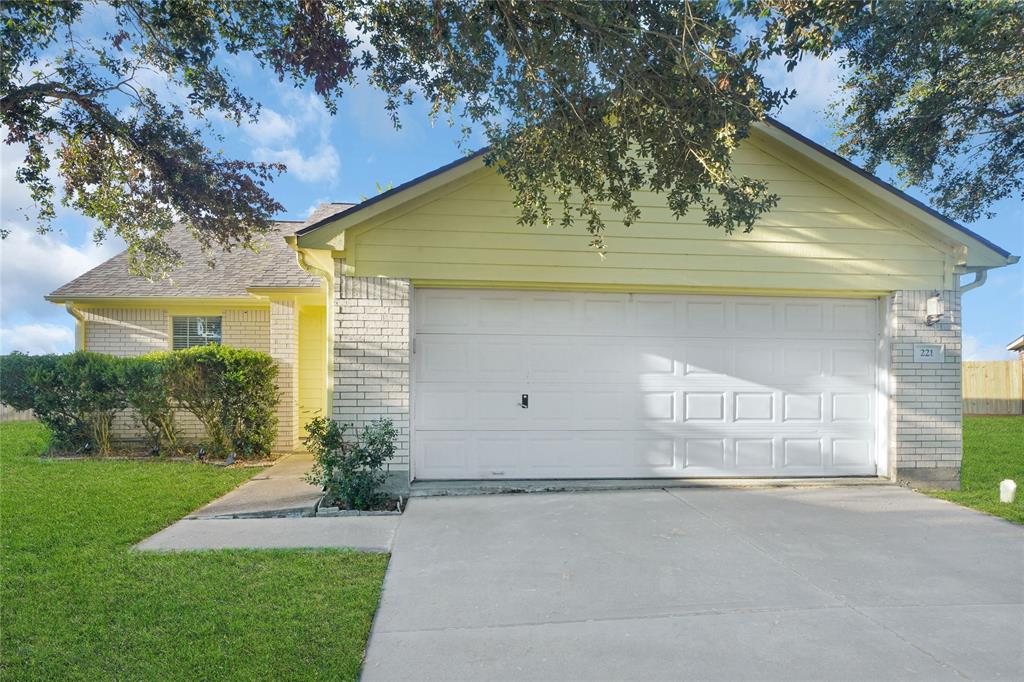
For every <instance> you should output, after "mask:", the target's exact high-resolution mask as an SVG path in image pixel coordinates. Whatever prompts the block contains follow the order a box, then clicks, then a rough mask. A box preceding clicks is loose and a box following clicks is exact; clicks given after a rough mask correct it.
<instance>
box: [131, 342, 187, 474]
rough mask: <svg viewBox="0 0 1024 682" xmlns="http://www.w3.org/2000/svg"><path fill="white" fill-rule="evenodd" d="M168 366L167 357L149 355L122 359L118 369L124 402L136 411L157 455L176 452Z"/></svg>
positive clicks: (175, 432) (176, 437) (175, 430)
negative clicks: (120, 373) (119, 369)
mask: <svg viewBox="0 0 1024 682" xmlns="http://www.w3.org/2000/svg"><path fill="white" fill-rule="evenodd" d="M170 364H171V361H170V353H150V354H149V355H143V356H141V357H137V358H124V359H123V360H122V365H121V372H122V377H123V390H124V394H125V401H126V402H127V403H128V406H129V407H132V408H134V409H135V419H136V420H137V421H138V423H139V425H140V426H141V427H142V428H143V429H144V430H145V431H146V435H147V436H148V437H149V444H150V446H151V447H152V448H153V449H155V450H157V451H158V452H159V453H160V454H174V453H175V452H177V450H178V427H177V424H175V421H174V405H173V403H172V400H171V392H170V390H169V389H168V385H167V376H166V374H167V369H168V367H169V366H170Z"/></svg>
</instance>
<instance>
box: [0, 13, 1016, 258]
mask: <svg viewBox="0 0 1024 682" xmlns="http://www.w3.org/2000/svg"><path fill="white" fill-rule="evenodd" d="M1022 8H1024V5H1022V4H1021V2H1020V0H941V1H940V0H901V1H899V2H874V1H869V0H825V1H822V2H808V1H806V0H731V2H722V1H721V0H671V1H669V0H664V1H661V0H629V1H625V0H623V1H619V2H604V1H598V0H552V1H551V2H521V1H518V0H431V2H393V3H391V2H389V3H382V2H377V1H376V0H248V1H247V2H241V3H239V2H233V1H231V0H176V1H175V2H167V1H166V0H51V1H49V2H40V1H37V0H8V1H7V2H5V3H3V4H2V5H0V18H2V23H0V40H2V41H3V45H4V48H5V49H4V50H3V52H2V53H0V123H2V124H3V126H4V128H5V131H6V142H7V143H8V144H16V143H17V144H21V145H24V147H25V149H26V150H27V151H26V155H25V158H24V159H23V161H22V162H21V164H20V165H19V167H18V170H17V178H18V180H19V181H20V182H22V183H24V184H25V185H27V186H28V187H29V189H30V190H31V193H32V197H33V199H34V200H35V203H36V205H37V207H38V210H37V215H36V219H37V224H38V226H39V229H41V230H43V231H45V230H47V229H49V228H50V226H51V224H52V222H53V219H54V216H55V203H54V202H55V201H56V199H57V197H58V192H57V188H56V187H55V185H54V182H53V181H52V180H51V176H53V175H54V174H56V176H57V177H59V178H61V179H62V180H63V192H62V193H61V200H62V201H63V202H64V203H65V204H67V205H68V206H71V207H72V208H74V209H76V210H77V211H79V212H81V213H82V214H83V215H85V216H88V217H90V218H94V219H95V220H96V221H97V223H98V225H99V230H98V234H97V239H102V238H103V236H104V234H106V233H108V232H113V233H116V234H117V235H119V236H120V237H122V238H123V239H124V240H125V241H126V242H127V243H128V247H129V250H130V252H131V256H132V259H131V263H132V267H133V269H134V270H135V271H136V272H141V273H143V274H151V275H154V274H160V273H162V272H165V271H166V269H167V267H168V265H170V264H172V263H174V262H175V260H176V259H177V258H178V254H176V253H175V252H174V251H173V249H170V248H169V247H168V246H167V243H166V241H165V239H164V236H165V235H166V234H167V231H168V230H169V229H170V227H171V226H172V225H173V224H174V223H175V222H181V223H183V224H185V225H186V226H187V228H188V229H189V230H190V232H191V233H192V235H193V236H194V237H195V238H196V239H197V240H198V241H199V242H200V243H201V244H202V245H203V246H204V247H212V246H218V247H221V248H226V249H230V248H238V247H241V248H245V247H253V246H254V245H255V244H256V243H257V241H258V239H259V237H260V236H261V235H263V234H265V233H267V232H268V231H269V230H270V229H271V225H272V223H271V216H272V215H273V214H274V213H276V212H279V211H281V210H282V207H281V206H280V205H279V204H278V202H277V201H276V200H274V199H273V197H272V196H271V194H270V193H269V191H268V185H269V183H271V182H272V181H273V179H274V178H275V177H276V176H277V175H278V174H279V173H281V172H282V171H284V170H285V169H284V167H283V166H282V165H280V164H275V163H266V162H263V161H258V160H256V161H251V160H242V159H232V158H228V157H226V156H224V155H223V154H222V153H220V152H217V151H214V150H213V149H212V143H213V142H214V141H216V140H217V138H218V137H219V136H220V133H218V132H217V130H218V129H216V128H215V126H214V125H213V123H212V122H213V121H216V122H220V121H222V120H224V119H226V120H228V121H231V122H234V123H236V124H239V123H241V122H243V121H255V120H257V119H258V117H259V112H260V104H259V102H258V100H257V99H256V98H254V97H252V96H250V95H248V94H246V93H243V92H241V91H240V89H239V88H238V87H237V86H236V85H235V82H236V81H235V79H234V78H233V76H232V73H231V71H230V69H229V68H228V66H226V65H227V64H230V60H229V59H227V57H233V56H242V57H244V58H246V59H251V60H255V62H256V64H257V65H258V66H259V67H261V68H263V69H265V70H266V71H269V72H272V73H274V74H275V75H276V76H277V77H278V78H279V79H280V80H282V81H285V82H287V83H290V84H292V85H294V86H295V87H300V88H302V87H309V88H312V90H313V91H315V92H316V93H317V95H319V96H320V97H321V98H322V101H323V103H324V105H325V106H326V108H327V110H328V111H330V112H332V113H333V112H335V111H337V108H338V106H339V105H340V103H341V101H342V96H343V94H344V93H345V92H347V91H348V90H349V89H350V88H351V87H352V86H353V85H355V84H356V83H357V81H364V82H365V83H367V84H369V85H370V86H371V87H374V88H377V89H379V90H380V91H382V92H383V93H384V95H385V109H386V112H387V113H388V114H389V115H390V116H391V118H392V120H393V122H394V124H395V125H396V126H397V125H400V123H401V121H400V118H399V112H400V110H401V108H402V106H403V105H405V104H408V103H411V102H413V101H414V100H416V99H417V98H419V99H422V100H424V101H425V102H426V103H427V104H428V106H429V108H430V115H431V116H432V117H433V118H440V117H445V118H446V119H447V120H448V121H449V122H450V123H452V124H456V123H457V124H459V125H461V126H462V132H463V134H464V136H463V141H462V145H463V146H465V145H466V143H467V141H468V139H469V134H470V132H471V131H472V130H474V129H475V130H479V131H481V132H482V133H483V134H484V136H485V137H486V139H487V141H488V142H489V144H490V146H489V149H488V151H487V153H486V156H485V160H486V162H487V163H488V164H490V165H491V166H493V167H494V168H496V169H497V171H498V172H499V173H501V174H502V176H503V177H504V178H505V179H506V180H507V181H508V183H509V185H510V186H511V189H512V191H513V194H514V197H515V199H514V200H515V204H516V206H517V207H518V208H519V211H520V216H519V222H520V223H521V224H524V225H546V226H547V225H562V226H567V225H570V224H573V223H575V222H577V221H581V222H582V223H583V224H584V225H585V226H586V229H587V230H588V231H589V233H590V234H591V239H592V242H591V243H592V245H593V246H595V247H596V248H598V249H603V248H604V246H605V242H604V237H605V232H606V227H607V224H606V221H607V220H608V219H609V217H610V216H611V215H612V214H614V216H615V222H616V223H622V224H625V225H629V224H631V223H634V222H635V221H637V220H638V219H639V218H640V214H641V211H640V207H639V206H638V204H637V202H636V200H635V198H634V195H635V193H636V192H638V191H654V192H656V193H659V194H662V195H663V196H664V198H665V201H666V203H667V205H668V207H669V208H670V209H671V210H672V212H673V213H674V214H675V215H676V216H682V215H684V214H686V213H688V212H689V211H696V210H699V211H700V212H701V214H702V216H703V219H704V221H705V222H706V223H707V224H708V225H709V226H710V227H712V228H715V229H720V230H722V231H724V232H726V233H731V232H734V231H736V230H743V231H749V230H751V229H752V228H753V226H754V225H755V223H756V221H757V219H758V218H759V216H761V215H762V214H763V213H765V212H766V211H770V210H771V209H772V208H773V207H774V206H775V205H776V203H777V201H778V197H777V196H776V195H774V194H773V193H772V192H771V191H770V190H769V187H768V186H767V184H766V182H765V181H764V180H763V179H760V178H755V177H748V176H745V175H741V174H737V173H736V172H735V170H734V168H733V166H732V163H731V159H732V154H733V152H734V151H735V150H736V149H737V147H738V145H739V144H740V142H741V141H742V140H743V139H744V138H745V137H746V136H747V135H748V134H749V132H750V129H751V126H752V125H754V124H756V123H757V122H758V121H761V120H763V119H764V118H765V116H767V115H770V114H771V113H772V112H774V111H775V110H777V109H778V108H779V107H781V106H783V105H785V104H787V103H788V102H790V101H791V100H792V99H793V97H794V95H795V93H794V92H792V91H789V90H782V91H779V90H776V89H772V88H770V87H768V86H767V85H766V84H765V81H764V79H763V78H762V75H761V72H762V70H763V68H764V64H765V61H766V60H767V59H770V58H773V57H775V56H777V55H782V56H783V57H784V58H785V59H786V60H788V61H789V65H790V66H791V67H792V65H794V64H795V63H796V62H798V61H799V60H800V59H801V58H803V57H805V56H808V55H811V56H815V57H829V56H838V58H839V59H840V62H841V64H842V65H843V66H844V76H843V87H844V89H845V93H844V101H845V104H843V105H841V109H840V111H839V114H838V119H839V134H840V136H841V139H842V146H841V151H843V152H844V153H847V154H852V155H858V156H861V157H863V158H864V159H865V161H866V164H867V166H868V168H869V169H872V170H873V169H875V168H877V167H878V166H879V165H881V164H882V163H888V164H891V165H892V166H893V167H894V168H895V169H896V170H897V172H898V173H899V176H900V178H901V179H902V181H903V182H904V183H906V184H914V185H918V186H921V187H924V188H925V189H927V190H928V191H929V193H930V194H931V196H932V197H933V199H934V200H935V202H936V203H937V204H938V205H939V207H941V208H944V209H946V210H948V211H950V212H951V213H952V214H953V215H955V216H959V217H961V218H964V219H967V220H972V219H975V218H977V217H978V216H979V215H981V213H983V212H984V211H985V210H986V207H988V206H990V205H991V203H992V202H993V201H995V200H998V199H999V198H1003V197H1008V196H1013V195H1019V194H1020V193H1021V191H1022V189H1024V180H1022V173H1024V168H1022V167H1024V76H1022V73H1024V71H1022V70H1021V69H1020V64H1021V63H1022V61H1024V26H1022V22H1024V11H1022ZM97 18H99V20H101V22H102V24H103V25H104V26H106V27H107V30H106V31H105V32H99V33H97V32H96V31H95V30H92V31H90V30H89V29H88V28H87V26H94V25H95V24H96V23H97V22H96V20H97ZM90 21H91V23H90ZM154 80H156V81H160V82H163V83H164V84H166V85H167V86H168V87H173V88H176V89H177V90H178V91H180V92H181V93H183V101H184V102H186V103H185V104H175V103H172V102H167V101H165V98H162V97H161V96H159V95H158V94H157V93H156V91H155V90H154V89H153V87H152V86H151V85H150V84H151V83H153V81H154Z"/></svg>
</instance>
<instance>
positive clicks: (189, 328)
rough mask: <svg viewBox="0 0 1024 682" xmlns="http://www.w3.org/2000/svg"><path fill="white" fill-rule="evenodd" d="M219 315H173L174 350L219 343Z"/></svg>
mask: <svg viewBox="0 0 1024 682" xmlns="http://www.w3.org/2000/svg"><path fill="white" fill-rule="evenodd" d="M220 320H221V318H220V317H192V316H189V317H177V316H175V317H173V318H172V322H173V326H174V350H181V349H182V348H191V347H192V346H206V345H209V344H211V343H220Z"/></svg>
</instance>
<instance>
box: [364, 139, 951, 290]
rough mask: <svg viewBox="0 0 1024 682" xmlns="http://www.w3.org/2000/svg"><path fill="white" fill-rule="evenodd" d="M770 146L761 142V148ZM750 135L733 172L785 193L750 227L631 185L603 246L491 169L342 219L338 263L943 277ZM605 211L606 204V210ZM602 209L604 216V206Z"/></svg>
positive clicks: (747, 281) (580, 277)
mask: <svg viewBox="0 0 1024 682" xmlns="http://www.w3.org/2000/svg"><path fill="white" fill-rule="evenodd" d="M766 148H767V147H766ZM815 168H816V167H815V166H813V165H812V163H811V162H807V166H806V167H804V168H797V167H795V166H793V165H790V163H788V162H785V161H783V160H781V159H780V158H778V157H777V156H773V155H771V154H769V153H768V152H767V151H765V149H762V148H761V147H758V146H755V145H754V144H753V143H747V144H746V145H745V146H744V147H743V148H742V149H741V150H740V151H739V152H738V153H737V156H736V160H735V169H736V171H737V172H739V173H742V174H747V175H750V176H752V177H757V178H763V179H766V180H768V181H769V183H770V185H771V187H772V190H773V191H774V192H776V193H777V194H779V195H780V196H781V197H782V199H781V201H780V204H779V206H778V207H777V208H776V209H774V210H772V211H771V212H770V213H769V214H767V215H766V216H764V217H763V218H762V219H761V220H760V221H759V223H758V224H757V225H756V226H755V228H754V231H753V232H752V233H750V234H739V233H737V234H733V235H731V236H727V235H725V234H724V233H722V232H720V231H716V230H713V229H711V228H709V227H707V226H706V225H705V224H704V223H703V219H702V215H701V213H700V212H699V211H694V212H692V213H690V214H688V215H686V216H684V217H683V218H682V219H680V220H678V221H677V220H676V219H675V218H674V217H673V216H672V214H671V212H670V211H669V210H668V208H667V207H666V206H665V205H664V201H663V199H662V198H661V197H659V196H658V195H656V194H653V193H650V192H642V193H639V194H638V195H636V199H637V201H638V204H639V205H640V206H641V210H642V217H641V220H640V222H638V223H636V224H634V225H632V226H630V227H628V228H627V227H625V226H624V225H622V224H621V223H616V221H614V220H609V230H608V232H607V236H606V241H607V244H608V253H607V257H606V258H605V259H603V260H602V259H601V258H600V257H599V256H598V255H597V254H596V253H595V252H594V251H593V250H592V249H591V248H589V247H588V246H587V244H588V242H589V237H588V235H586V233H585V231H584V230H583V228H582V227H576V228H571V229H568V230H563V229H562V228H559V227H555V228H551V229H544V228H541V227H533V228H527V227H521V226H519V225H517V224H516V218H517V216H518V215H519V212H518V209H516V208H515V206H514V205H513V203H512V196H511V193H510V192H509V190H508V188H507V187H506V186H505V185H504V182H503V180H502V179H501V178H500V177H499V176H498V175H497V173H496V172H494V171H492V170H490V169H481V170H479V171H477V172H475V173H474V174H472V175H471V176H469V177H467V178H465V179H463V180H461V181H458V182H456V183H453V185H450V186H447V187H442V188H440V189H437V190H435V191H433V192H431V193H430V194H428V195H426V196H424V197H421V198H420V199H417V200H414V201H412V202H409V204H406V205H405V206H402V207H399V208H396V209H394V210H392V211H389V212H386V213H383V214H381V215H380V216H377V217H374V218H372V219H371V220H369V221H368V222H367V223H365V224H362V225H358V226H355V227H353V228H351V229H350V230H349V231H348V233H347V235H346V242H345V258H346V263H347V264H348V265H349V266H351V267H352V268H353V272H352V274H354V275H357V276H378V275H379V276H388V277H399V278H409V279H412V280H415V281H447V282H452V281H475V282H503V283H506V284H508V283H510V284H514V283H516V282H523V283H524V284H526V283H537V282H544V283H550V284H551V285H555V286H557V285H588V284H591V285H621V286H631V285H632V286H638V287H658V286H666V287H726V288H728V287H735V288H761V289H765V288H770V289H792V290H816V291H823V290H824V291H830V290H834V291H847V290H858V291H891V290H895V289H927V288H942V287H943V284H944V278H946V277H949V276H950V273H951V270H950V267H951V266H950V265H949V262H950V258H949V255H948V254H946V253H943V252H942V251H940V250H939V249H938V248H936V247H935V246H932V245H930V244H928V243H926V242H925V241H924V240H923V239H922V238H920V237H919V236H917V234H918V233H917V232H916V231H915V230H914V229H911V228H910V227H908V226H906V225H903V224H901V223H900V222H899V219H898V218H895V217H893V218H887V217H886V216H885V215H883V214H882V212H881V211H879V210H878V209H877V207H876V205H875V204H873V203H872V202H871V201H870V200H868V199H866V198H863V197H860V196H858V194H857V190H856V189H855V188H851V187H838V186H832V185H830V184H828V183H827V182H826V181H819V180H818V179H816V178H817V177H819V176H820V173H818V172H817V171H816V170H815ZM609 211H610V209H609ZM609 215H612V214H611V213H609Z"/></svg>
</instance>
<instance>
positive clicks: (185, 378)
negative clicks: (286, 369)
mask: <svg viewBox="0 0 1024 682" xmlns="http://www.w3.org/2000/svg"><path fill="white" fill-rule="evenodd" d="M165 376H166V379H165V381H166V384H167V387H168V390H169V392H170V395H171V397H172V398H173V399H174V401H175V402H176V403H177V404H178V405H180V406H181V407H182V408H184V409H186V410H188V411H189V412H191V413H192V414H194V415H195V416H196V418H197V419H199V421H200V422H202V423H203V426H205V427H206V435H207V437H208V438H209V440H210V447H211V448H212V449H213V451H214V452H215V453H218V454H224V453H227V452H229V451H233V452H234V453H235V454H236V455H237V456H239V457H257V456H260V455H265V454H267V453H269V452H270V448H271V447H272V446H273V444H274V438H275V437H276V435H277V417H276V416H274V407H275V406H276V405H277V388H276V386H275V385H274V379H275V378H276V377H277V365H276V364H275V363H274V361H273V360H272V359H271V358H270V356H269V355H267V354H266V353H260V352H258V351H254V350H248V349H245V348H232V347H230V346H214V345H210V346H195V347H193V348H187V349H185V350H179V351H175V352H173V353H168V354H167V370H166V374H165Z"/></svg>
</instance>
